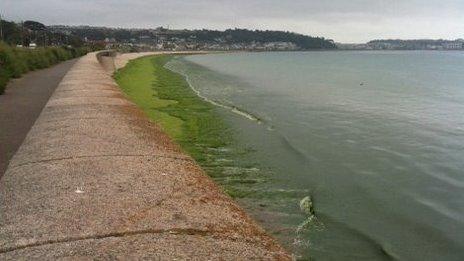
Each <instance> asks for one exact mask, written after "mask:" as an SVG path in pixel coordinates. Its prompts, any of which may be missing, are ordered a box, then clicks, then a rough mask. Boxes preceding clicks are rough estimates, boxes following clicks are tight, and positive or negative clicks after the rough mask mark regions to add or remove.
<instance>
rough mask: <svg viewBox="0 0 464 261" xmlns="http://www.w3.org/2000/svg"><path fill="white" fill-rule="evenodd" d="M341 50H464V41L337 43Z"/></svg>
mask: <svg viewBox="0 0 464 261" xmlns="http://www.w3.org/2000/svg"><path fill="white" fill-rule="evenodd" d="M337 47H338V49H341V50H464V39H457V40H453V41H451V40H428V39H423V40H374V41H370V42H368V43H365V44H343V43H337Z"/></svg>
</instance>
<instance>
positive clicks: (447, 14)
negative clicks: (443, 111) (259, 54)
mask: <svg viewBox="0 0 464 261" xmlns="http://www.w3.org/2000/svg"><path fill="white" fill-rule="evenodd" d="M0 13H1V14H2V15H3V17H5V18H6V19H10V20H15V21H20V20H37V21H40V22H43V23H45V24H47V25H51V24H65V25H97V26H111V27H131V28H133V27H137V28H150V27H157V26H165V27H166V26H169V27H170V28H189V29H201V28H208V29H227V28H235V27H239V28H249V29H272V30H289V31H294V32H298V33H303V34H309V35H313V36H324V37H326V38H330V39H334V40H335V41H337V42H366V41H368V40H372V39H379V38H405V39H411V38H446V39H456V38H464V0H317V1H316V0H164V1H161V0H1V1H0Z"/></svg>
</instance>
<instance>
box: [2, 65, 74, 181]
mask: <svg viewBox="0 0 464 261" xmlns="http://www.w3.org/2000/svg"><path fill="white" fill-rule="evenodd" d="M75 62H76V60H70V61H66V62H63V63H60V64H58V65H55V66H53V67H51V68H48V69H44V70H39V71H35V72H31V73H28V74H26V75H24V76H23V77H21V78H20V79H16V80H12V81H11V82H10V83H9V84H8V86H7V89H6V91H5V94H3V95H0V178H1V177H2V175H3V173H4V172H5V170H6V168H7V166H8V162H9V161H10V159H11V158H12V157H13V155H14V153H15V152H16V150H17V149H18V148H19V146H20V145H21V143H22V142H23V140H24V138H25V137H26V135H27V133H28V132H29V130H30V129H31V127H32V125H33V124H34V122H35V120H36V119H37V117H39V114H40V112H41V111H42V109H43V107H44V106H45V104H46V103H47V101H48V99H49V98H50V96H51V95H52V93H53V91H54V90H55V89H56V87H57V86H58V84H59V83H60V81H61V79H63V76H64V75H65V74H66V72H67V71H68V70H69V69H70V68H71V67H72V65H73V64H74V63H75Z"/></svg>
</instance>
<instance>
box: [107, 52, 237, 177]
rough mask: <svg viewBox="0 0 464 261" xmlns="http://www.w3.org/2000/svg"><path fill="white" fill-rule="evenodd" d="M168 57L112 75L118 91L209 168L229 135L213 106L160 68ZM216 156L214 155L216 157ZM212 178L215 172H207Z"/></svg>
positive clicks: (142, 60)
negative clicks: (119, 89) (123, 93)
mask: <svg viewBox="0 0 464 261" xmlns="http://www.w3.org/2000/svg"><path fill="white" fill-rule="evenodd" d="M171 58H172V56H169V55H163V56H151V57H144V58H140V59H137V60H134V61H131V62H129V63H128V64H127V66H126V67H125V68H123V69H122V70H119V71H118V72H116V73H115V76H114V77H115V79H116V81H117V83H118V84H119V86H120V87H121V89H122V90H123V91H124V92H125V93H126V94H127V95H128V97H129V98H130V99H131V100H132V101H133V102H135V103H136V104H137V105H138V106H139V107H140V108H141V109H142V110H143V111H144V112H145V113H146V114H147V115H148V117H149V118H150V119H151V120H153V121H154V122H155V123H157V124H159V125H160V126H161V127H162V129H163V130H164V131H165V132H166V133H167V134H168V135H169V136H170V137H171V138H173V139H174V140H175V141H176V142H178V143H179V144H180V145H181V146H182V148H183V149H184V150H185V151H186V152H187V153H189V154H190V155H191V156H192V157H193V158H194V159H195V160H196V161H197V162H198V163H199V164H200V165H202V166H203V167H207V166H213V165H214V164H215V159H216V158H217V156H218V154H220V152H221V150H214V149H215V148H221V147H226V146H227V145H228V144H230V142H231V135H230V133H229V131H228V128H227V126H226V125H225V123H224V122H223V120H222V119H221V118H220V117H219V116H218V115H217V114H216V112H215V111H214V110H215V108H214V106H213V105H211V104H209V103H207V102H205V101H203V100H202V99H201V98H199V97H198V96H197V95H196V94H195V93H194V92H193V91H192V89H191V88H190V86H189V85H188V83H187V82H186V81H185V79H184V77H183V76H182V75H179V74H177V73H174V72H172V71H170V70H168V69H166V68H164V65H165V64H166V63H167V62H168V61H169V60H170V59H171ZM216 152H217V153H216ZM209 169H211V171H208V174H210V175H213V176H214V172H215V171H218V170H217V168H209Z"/></svg>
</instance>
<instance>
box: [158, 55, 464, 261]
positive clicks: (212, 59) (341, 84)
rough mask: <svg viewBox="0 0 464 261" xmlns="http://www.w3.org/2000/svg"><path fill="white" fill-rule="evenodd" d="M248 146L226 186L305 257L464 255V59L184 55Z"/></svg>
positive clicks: (177, 64) (191, 74)
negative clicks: (235, 192)
mask: <svg viewBox="0 0 464 261" xmlns="http://www.w3.org/2000/svg"><path fill="white" fill-rule="evenodd" d="M166 67H167V68H169V69H171V70H173V71H175V72H177V73H180V74H182V75H184V76H185V78H186V80H187V81H188V82H189V84H190V87H191V88H192V89H193V90H194V91H195V92H197V94H198V95H199V97H201V98H202V99H204V100H205V101H207V102H210V103H212V104H213V105H214V106H216V107H217V113H219V114H220V115H221V116H222V118H223V119H224V121H225V122H227V125H228V126H229V127H230V129H231V130H232V131H233V133H234V140H235V144H234V145H233V146H231V147H230V148H223V149H224V150H233V149H236V150H240V151H241V153H240V157H239V158H235V159H234V158H232V159H230V158H227V157H225V158H222V159H218V161H222V162H229V163H228V164H227V168H225V169H227V170H228V173H227V175H224V176H222V177H220V178H218V182H219V183H223V184H225V186H226V187H227V186H229V187H232V189H235V191H240V193H237V195H236V197H237V200H238V201H239V203H240V204H242V205H243V206H244V208H245V209H246V210H247V211H248V212H249V213H250V215H252V216H253V217H254V218H255V219H256V220H257V221H258V222H259V223H260V224H261V225H262V226H263V227H264V228H265V229H266V230H267V231H268V232H269V233H270V234H272V235H273V236H275V237H276V238H277V239H278V240H279V241H280V242H281V244H282V245H284V246H285V247H286V248H287V249H288V250H289V251H290V252H292V253H293V254H294V256H295V258H296V259H300V260H421V261H423V260H464V52H460V51H314V52H262V53H218V54H206V55H192V56H182V57H176V58H175V59H173V60H171V61H170V62H169V63H168V64H167V65H166Z"/></svg>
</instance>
